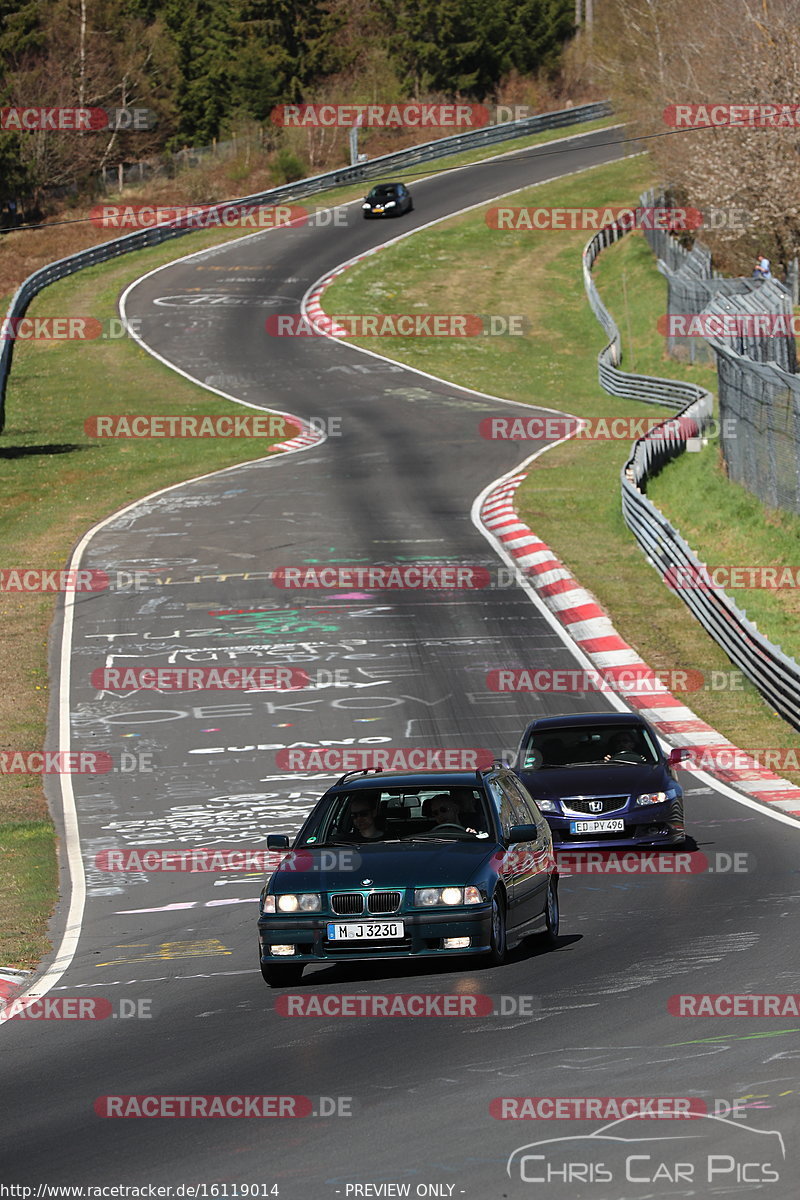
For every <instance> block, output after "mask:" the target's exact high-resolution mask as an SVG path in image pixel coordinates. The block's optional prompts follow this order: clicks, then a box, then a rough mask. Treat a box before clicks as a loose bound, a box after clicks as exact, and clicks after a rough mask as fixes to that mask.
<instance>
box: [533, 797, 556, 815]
mask: <svg viewBox="0 0 800 1200" xmlns="http://www.w3.org/2000/svg"><path fill="white" fill-rule="evenodd" d="M536 803H537V804H538V805H539V808H540V809H541V811H542V812H558V809H557V808H556V805H555V801H553V800H539V799H537V800H536Z"/></svg>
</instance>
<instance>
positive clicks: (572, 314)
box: [324, 158, 800, 748]
mask: <svg viewBox="0 0 800 1200" xmlns="http://www.w3.org/2000/svg"><path fill="white" fill-rule="evenodd" d="M652 182H653V179H652V177H651V175H650V170H649V166H648V164H647V162H646V161H645V160H643V159H641V158H636V159H629V160H627V161H624V162H620V163H615V164H613V165H611V166H604V167H598V168H595V169H593V170H591V171H587V172H585V173H583V174H581V175H580V176H575V177H574V178H569V179H564V180H561V181H559V182H557V183H552V184H545V185H541V186H540V187H537V188H534V189H531V190H530V192H529V193H523V194H521V195H519V196H516V197H515V198H514V203H515V204H520V205H521V204H525V203H529V204H535V205H537V206H547V205H554V206H564V207H572V206H576V207H578V206H592V205H598V206H604V205H608V204H625V203H631V202H634V201H635V200H636V199H637V198H638V195H639V193H640V191H641V190H642V189H643V188H644V187H646V186H649V185H650V184H651V183H652ZM587 238H588V235H587V234H585V233H567V232H565V233H561V232H555V231H551V232H540V233H530V232H518V233H517V232H498V231H494V230H491V229H489V228H488V227H487V226H486V223H485V219H484V215H483V213H482V212H481V211H480V210H479V211H477V212H475V213H469V214H466V215H465V216H463V217H457V218H455V219H453V220H451V221H448V222H446V223H444V224H441V225H438V226H436V227H435V228H433V229H431V230H426V231H424V232H423V233H420V234H418V235H417V236H416V237H414V238H413V239H408V240H406V241H404V242H400V243H398V244H397V245H396V246H392V247H390V248H389V249H388V250H384V251H381V252H380V253H379V254H377V255H373V256H371V257H370V258H367V259H365V260H364V261H363V262H361V263H358V264H356V265H355V266H354V267H353V268H351V269H350V270H349V271H347V272H346V273H345V274H344V275H342V276H341V277H340V278H339V279H338V280H337V281H336V282H335V283H334V284H333V285H332V287H331V288H330V289H329V290H328V291H327V292H326V294H325V299H324V305H325V309H326V311H327V312H328V313H330V314H335V313H337V312H338V313H360V312H368V313H372V312H377V313H392V312H398V311H403V312H414V311H427V312H480V313H509V312H513V313H518V314H523V315H524V316H525V317H526V318H527V319H528V322H529V328H528V334H527V336H526V337H524V338H513V337H506V338H500V337H494V338H492V337H484V338H472V339H464V341H463V342H460V343H459V342H456V341H455V340H454V339H443V338H442V339H413V338H405V339H401V338H391V339H389V338H371V339H357V342H358V344H359V345H364V346H365V347H367V348H368V349H371V350H375V351H377V352H378V353H382V354H385V355H386V356H387V357H391V358H394V359H396V360H398V361H402V362H405V363H408V364H409V365H411V366H415V367H419V368H421V369H423V370H425V371H429V372H431V373H432V374H435V375H440V376H442V377H444V378H446V379H449V380H452V381H454V382H457V383H461V384H464V385H466V386H469V387H473V388H476V389H478V390H480V391H485V392H490V393H495V394H500V395H502V396H504V397H508V398H510V399H514V400H520V401H523V402H526V403H529V404H540V405H543V406H545V407H551V408H556V409H562V410H566V411H568V412H570V413H574V414H577V415H579V416H584V417H607V418H611V417H617V416H620V417H626V416H627V417H641V416H648V417H655V416H658V415H667V412H668V410H666V409H661V408H658V407H656V406H652V405H644V404H641V403H637V402H634V401H625V400H618V399H616V398H614V397H611V396H608V395H607V394H606V393H605V392H604V391H603V390H602V389H601V388H600V386H599V384H598V381H597V362H596V356H597V353H598V351H599V350H600V349H601V348H602V346H603V344H604V335H603V331H602V329H601V327H600V325H599V324H598V322H597V321H596V319H595V317H594V316H593V314H592V312H591V310H590V308H589V306H588V304H587V302H586V298H585V294H584V289H583V280H582V272H581V249H582V246H583V245H584V243H585V242H586V240H587ZM445 266H446V267H447V269H446V270H440V269H439V268H442V267H445ZM595 278H596V281H597V284H598V287H599V288H600V291H601V294H602V295H603V298H604V301H605V303H606V304H607V306H608V307H609V308H610V310H611V311H612V312H613V313H614V315H615V318H616V320H617V323H618V325H619V326H620V330H621V332H622V335H623V345H624V347H625V363H624V366H625V367H626V368H629V369H631V370H633V369H634V368H635V370H636V371H638V372H641V373H643V374H654V375H664V376H669V377H673V378H679V379H687V380H691V381H692V382H696V383H699V384H701V385H702V386H705V387H707V388H709V389H710V390H714V389H715V386H716V374H715V372H714V371H713V370H712V369H711V368H710V367H706V366H701V365H687V364H683V363H677V362H674V361H672V360H668V359H666V357H665V355H664V341H663V338H662V337H661V336H660V335H659V334H658V332H657V327H656V322H657V320H658V317H659V315H661V314H662V313H663V312H665V311H666V284H665V281H664V280H663V278H662V277H661V276H660V275H659V273H658V271H657V270H656V266H655V260H654V258H653V255H652V254H651V252H650V250H649V248H648V246H647V243H646V242H645V240H644V238H643V237H642V236H641V235H640V234H633V235H630V236H628V237H626V238H624V239H623V240H622V241H621V242H619V243H617V245H616V246H614V247H612V248H610V249H608V250H606V251H604V252H603V253H602V254H601V256H600V258H599V259H598V262H597V264H596V267H595ZM387 281H390V282H389V283H387ZM628 453H629V443H628V442H613V441H606V442H603V441H595V442H589V441H572V442H568V443H565V444H564V445H562V446H558V447H556V448H554V449H553V450H551V451H548V453H547V454H545V455H542V456H541V457H540V458H539V459H538V460H537V462H536V464H535V465H534V467H533V469H532V471H531V473H530V475H529V477H528V479H527V481H526V482H525V483H524V484H523V485H522V487H521V488H520V490H519V491H518V492H517V502H518V509H519V512H520V516H521V517H522V518H523V519H524V520H525V521H527V522H528V524H529V525H530V526H531V528H532V529H533V530H534V531H535V533H537V534H538V535H539V536H540V537H541V538H543V540H544V541H545V542H547V543H548V544H549V545H550V546H552V547H553V549H554V550H555V552H556V553H557V554H558V556H559V557H560V558H561V559H562V561H563V562H564V563H565V564H566V566H568V567H569V569H570V570H571V571H573V572H574V573H575V575H576V577H577V578H578V580H579V581H580V582H581V584H582V585H583V586H584V587H586V588H588V589H589V590H590V591H591V592H592V593H593V594H594V595H595V596H596V597H597V599H598V600H599V602H600V603H601V604H602V605H603V607H604V608H606V609H607V610H608V611H609V613H610V614H611V616H612V618H613V620H614V623H615V625H616V628H617V629H618V631H619V633H620V635H621V636H622V637H623V638H625V640H626V641H628V642H629V643H630V644H631V645H633V646H634V647H635V648H636V649H637V650H638V651H639V653H640V654H641V655H642V657H643V658H644V659H645V661H646V662H648V663H650V665H651V666H652V667H654V668H656V669H659V670H687V669H689V668H693V669H694V670H700V671H702V672H703V674H704V677H705V679H706V680H707V681H708V683H707V687H706V688H704V689H703V690H701V691H694V692H690V693H688V694H685V695H684V696H683V698H684V699H685V701H686V703H687V704H689V705H690V706H691V707H692V708H693V709H694V710H695V711H696V712H697V713H698V715H699V716H701V717H702V718H703V719H704V720H706V721H708V722H709V723H710V724H712V725H713V726H715V727H716V728H717V729H719V730H720V731H721V732H722V733H723V734H724V735H725V736H727V737H729V738H731V740H732V741H734V742H735V743H736V744H738V745H740V746H743V747H746V748H757V747H773V746H791V747H800V735H798V734H796V733H795V732H794V731H793V730H792V729H791V728H790V727H789V726H787V725H786V724H785V722H783V721H782V720H780V719H779V718H777V717H776V715H775V714H774V713H773V712H772V710H771V708H770V707H769V706H768V705H767V704H766V703H765V702H764V700H763V699H762V698H761V696H760V695H759V693H758V692H757V691H756V689H755V688H754V687H753V686H752V685H751V684H749V683H748V682H747V681H746V680H745V679H744V678H743V677H742V676H741V675H739V673H738V672H735V671H734V670H733V668H732V667H731V664H730V662H729V660H728V659H727V657H726V656H725V655H724V654H723V652H722V651H721V650H720V649H719V647H718V646H717V645H716V643H715V642H713V641H712V639H711V638H709V637H708V636H707V635H706V633H705V632H704V631H703V629H702V627H701V626H700V625H699V624H698V623H697V622H696V621H694V619H693V618H691V616H690V615H689V613H688V610H687V609H686V607H685V605H684V604H683V603H682V601H681V600H680V599H678V598H677V597H676V596H674V595H672V594H671V593H670V592H669V591H667V589H666V588H665V587H664V585H663V584H662V582H661V579H660V577H659V575H658V574H657V573H656V572H655V571H654V570H653V569H652V568H651V567H650V566H649V565H648V564H647V562H646V560H645V559H644V557H643V555H642V552H641V550H640V549H639V546H638V544H637V543H636V541H635V540H634V538H633V536H632V535H631V533H630V532H629V530H628V529H627V527H626V525H625V524H624V522H623V520H622V513H621V506H620V483H619V474H620V470H621V467H622V465H623V463H624V462H625V460H626V459H627V457H628ZM708 465H709V464H708V454H706V455H704V454H702V453H701V454H687V455H685V456H684V457H683V459H681V460H680V462H679V463H678V464H677V465H676V466H675V467H670V468H669V469H668V470H667V471H665V472H664V473H663V475H662V477H661V478H662V480H663V481H664V485H665V486H667V484H668V481H669V486H671V487H672V490H673V492H681V484H680V481H678V482H676V483H675V484H674V486H673V485H672V483H671V479H672V472H673V470H675V471H676V472H677V471H682V472H686V473H688V474H691V475H693V477H694V479H695V485H694V486H695V489H696V490H695V493H694V494H695V496H696V497H697V496H701V495H705V494H706V493H705V491H704V489H705V487H706V480H707V477H708V476H709V470H708ZM675 478H676V479H678V477H677V475H676V476H675ZM659 482H661V481H659ZM681 494H682V496H683V497H684V498H685V499H686V502H687V505H688V504H690V503H691V499H690V497H689V496H688V493H686V492H681ZM656 502H658V498H657V497H656ZM713 503H714V502H713V501H712V504H711V505H709V506H708V507H712V508H713ZM729 503H731V504H734V507H735V503H734V502H733V501H731V502H729ZM753 504H754V505H756V507H757V504H756V502H755V501H754V502H753ZM721 511H730V509H722V510H721ZM670 515H672V514H671V513H670ZM676 523H677V525H678V527H679V528H680V529H681V530H682V531H683V524H682V521H681V520H680V519H677V517H676ZM684 532H685V533H686V535H687V536H688V537H689V540H690V541H691V540H692V536H691V530H690V529H686V530H685V531H684ZM757 536H760V534H758V535H757ZM750 554H751V557H750V559H748V558H746V557H741V558H740V559H738V560H736V561H742V562H746V561H752V560H753V556H754V554H755V551H754V549H753V547H752V545H751V549H750ZM755 557H756V558H758V555H757V554H755ZM731 561H733V560H731ZM789 561H792V559H791V558H790V559H789ZM531 666H535V664H531ZM723 684H724V686H723ZM676 694H677V695H681V693H680V692H676Z"/></svg>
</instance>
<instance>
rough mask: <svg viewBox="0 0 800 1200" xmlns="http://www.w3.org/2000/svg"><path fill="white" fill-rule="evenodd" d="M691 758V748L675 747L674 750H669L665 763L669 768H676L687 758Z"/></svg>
mask: <svg viewBox="0 0 800 1200" xmlns="http://www.w3.org/2000/svg"><path fill="white" fill-rule="evenodd" d="M691 757H692V751H691V747H689V746H677V747H676V748H675V749H674V750H670V752H669V756H668V758H667V763H668V765H669V766H670V767H677V766H678V765H679V764H680V763H682V762H685V761H686V759H687V758H691Z"/></svg>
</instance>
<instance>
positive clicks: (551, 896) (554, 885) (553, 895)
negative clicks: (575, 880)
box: [542, 879, 560, 949]
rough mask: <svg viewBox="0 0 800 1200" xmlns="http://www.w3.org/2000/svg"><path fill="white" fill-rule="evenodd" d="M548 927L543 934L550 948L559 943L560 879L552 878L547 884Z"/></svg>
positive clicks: (546, 908)
mask: <svg viewBox="0 0 800 1200" xmlns="http://www.w3.org/2000/svg"><path fill="white" fill-rule="evenodd" d="M544 918H545V922H546V928H545V931H544V933H543V934H542V943H543V945H544V946H546V947H547V948H548V949H552V948H553V946H556V945H558V927H559V920H560V906H559V903H558V881H557V880H554V879H551V880H550V882H549V883H548V885H547V900H546V902H545V907H544Z"/></svg>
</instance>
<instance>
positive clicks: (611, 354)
mask: <svg viewBox="0 0 800 1200" xmlns="http://www.w3.org/2000/svg"><path fill="white" fill-rule="evenodd" d="M628 231H629V230H628V229H627V228H626V227H624V226H622V225H616V224H614V225H606V226H604V228H603V229H599V230H598V231H597V233H596V234H595V235H594V237H593V238H591V239H590V240H589V241H588V242H587V244H586V246H585V247H584V250H583V286H584V288H585V289H586V295H587V297H588V300H589V304H590V305H591V308H592V312H593V313H594V315H595V316H596V317H597V319H598V321H599V322H600V324H601V325H602V326H603V329H604V330H605V331H606V334H607V335H608V337H609V339H610V340H609V342H608V344H607V345H606V346H604V347H603V349H602V350H601V351H600V353H599V355H598V356H597V364H598V375H599V378H600V385H601V387H603V388H605V390H606V391H607V392H610V393H611V395H612V396H624V397H625V398H626V399H628V400H642V401H644V403H646V404H662V405H665V406H666V407H667V408H676V409H683V408H685V407H686V405H687V404H690V403H692V402H694V401H695V400H697V398H698V395H699V393H701V392H702V390H703V389H702V388H698V387H695V385H694V384H691V383H682V382H681V381H680V380H677V379H660V378H658V376H655V375H633V374H631V373H630V372H629V371H621V370H620V369H619V366H618V363H620V362H621V361H622V342H621V340H620V335H619V329H618V328H617V325H616V322H615V321H614V318H613V317H612V316H611V314H610V313H609V311H608V309H607V308H606V306H605V305H604V304H603V301H602V300H601V299H600V294H599V292H598V291H597V288H596V287H595V284H594V280H593V279H592V267H593V266H594V263H595V259H596V258H597V256H598V254H599V253H600V251H601V250H605V248H606V247H607V246H611V245H613V244H614V242H617V241H619V239H620V238H621V237H624V236H625V234H626V233H627V232H628Z"/></svg>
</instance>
